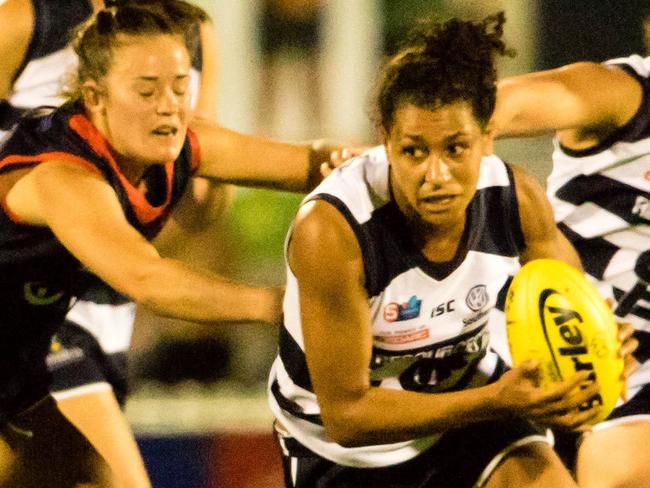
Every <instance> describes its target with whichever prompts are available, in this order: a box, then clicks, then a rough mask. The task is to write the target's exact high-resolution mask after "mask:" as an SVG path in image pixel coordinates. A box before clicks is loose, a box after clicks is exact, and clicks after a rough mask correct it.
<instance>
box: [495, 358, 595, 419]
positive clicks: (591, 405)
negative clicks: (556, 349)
mask: <svg viewBox="0 0 650 488" xmlns="http://www.w3.org/2000/svg"><path fill="white" fill-rule="evenodd" d="M539 376H540V374H539V369H538V363H536V362H533V361H527V362H524V363H522V364H521V365H520V366H519V367H516V368H513V369H512V370H510V371H508V372H506V373H505V374H504V375H503V376H502V377H501V378H500V379H499V380H498V381H497V382H496V383H495V386H496V387H498V388H499V392H498V398H500V400H498V401H499V402H500V403H501V408H503V409H505V411H506V412H508V413H509V414H510V415H514V416H519V417H524V418H527V419H529V420H531V421H534V422H536V423H538V424H540V425H543V426H548V427H555V428H560V429H565V430H577V429H586V428H588V422H589V421H591V420H592V419H593V418H595V417H596V415H598V412H599V406H598V404H597V402H592V401H591V399H593V398H594V397H595V396H597V395H598V385H597V384H596V383H595V382H593V381H592V382H590V381H587V378H588V376H589V373H588V372H586V371H580V372H578V373H577V374H576V375H575V376H573V377H572V378H570V379H568V380H566V381H563V382H561V383H557V384H553V385H551V386H547V387H541V386H540V385H539ZM585 406H588V408H585Z"/></svg>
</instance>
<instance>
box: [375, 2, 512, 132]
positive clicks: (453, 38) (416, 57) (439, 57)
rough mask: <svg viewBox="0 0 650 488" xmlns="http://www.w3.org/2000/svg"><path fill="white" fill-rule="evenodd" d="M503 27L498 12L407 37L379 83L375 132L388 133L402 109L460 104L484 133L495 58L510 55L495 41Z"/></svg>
mask: <svg viewBox="0 0 650 488" xmlns="http://www.w3.org/2000/svg"><path fill="white" fill-rule="evenodd" d="M504 23H505V15H504V13H503V12H498V13H497V14H495V15H491V16H489V17H486V18H485V19H483V20H481V21H479V22H472V21H464V20H459V19H456V18H454V19H451V20H448V21H447V22H445V23H427V24H424V25H423V26H420V27H419V28H418V29H416V30H415V31H413V32H412V33H411V34H410V36H409V37H408V38H407V40H406V42H405V43H404V44H403V45H402V47H401V48H400V50H399V51H398V53H397V54H396V55H394V56H393V57H392V58H390V59H389V60H388V62H387V63H386V64H385V67H384V69H383V72H382V74H381V77H380V79H379V84H378V90H377V92H378V93H377V96H376V103H375V104H376V107H375V115H374V119H375V123H376V125H377V127H379V128H383V129H384V131H386V132H389V131H390V129H391V127H392V124H393V117H394V114H395V110H396V109H397V108H398V107H399V106H400V105H402V104H405V103H409V104H413V105H416V106H418V107H424V108H431V109H435V108H437V107H440V106H442V105H448V104H450V103H454V102H457V101H466V102H469V103H470V104H471V106H472V109H473V113H474V116H475V117H476V120H477V121H478V123H479V125H480V126H481V127H482V128H485V127H486V125H487V122H488V121H489V119H490V117H491V115H492V112H493V111H494V105H495V102H496V77H497V73H496V68H495V66H494V58H495V53H496V54H499V55H513V54H514V52H513V51H511V50H509V49H507V48H506V45H505V43H504V41H503V40H502V39H501V37H502V35H503V24H504Z"/></svg>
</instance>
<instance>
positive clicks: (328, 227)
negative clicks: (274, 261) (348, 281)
mask: <svg viewBox="0 0 650 488" xmlns="http://www.w3.org/2000/svg"><path fill="white" fill-rule="evenodd" d="M288 258H289V264H290V266H291V268H292V269H294V271H300V269H305V270H308V269H315V270H317V271H318V272H319V273H317V274H320V272H323V273H325V274H331V275H336V274H337V273H344V272H345V270H346V269H348V266H352V267H353V268H355V267H358V266H360V263H361V250H360V247H359V243H358V242H357V239H356V236H355V234H354V231H353V230H352V227H351V226H350V224H349V223H348V222H347V220H346V219H345V217H343V214H342V213H341V212H340V211H339V210H337V209H336V208H335V207H334V206H333V205H331V204H330V203H328V202H325V201H323V200H315V201H311V202H308V203H306V204H305V205H303V206H302V207H301V208H300V210H299V212H298V214H297V216H296V220H295V222H294V226H293V229H292V233H291V238H290V241H289V247H288ZM356 269H359V268H356ZM310 274H311V273H310Z"/></svg>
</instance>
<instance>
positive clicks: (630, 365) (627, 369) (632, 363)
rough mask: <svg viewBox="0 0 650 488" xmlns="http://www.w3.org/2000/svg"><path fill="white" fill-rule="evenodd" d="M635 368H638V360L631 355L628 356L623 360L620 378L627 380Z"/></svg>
mask: <svg viewBox="0 0 650 488" xmlns="http://www.w3.org/2000/svg"><path fill="white" fill-rule="evenodd" d="M637 369H639V361H637V360H636V359H634V357H633V356H628V357H627V358H626V360H625V365H624V367H623V373H622V374H621V376H622V378H621V379H624V380H627V379H628V378H629V377H630V376H632V373H634V372H635V371H636V370H637Z"/></svg>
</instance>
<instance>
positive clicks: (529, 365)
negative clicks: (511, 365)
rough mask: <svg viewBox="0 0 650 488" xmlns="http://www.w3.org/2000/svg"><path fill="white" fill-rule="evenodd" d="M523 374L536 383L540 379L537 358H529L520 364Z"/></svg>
mask: <svg viewBox="0 0 650 488" xmlns="http://www.w3.org/2000/svg"><path fill="white" fill-rule="evenodd" d="M519 368H520V370H521V375H522V376H523V377H525V378H527V379H529V380H531V381H532V382H533V383H535V385H537V384H538V383H539V381H540V371H539V361H538V360H537V359H529V360H527V361H524V362H523V363H521V364H520V365H519Z"/></svg>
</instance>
